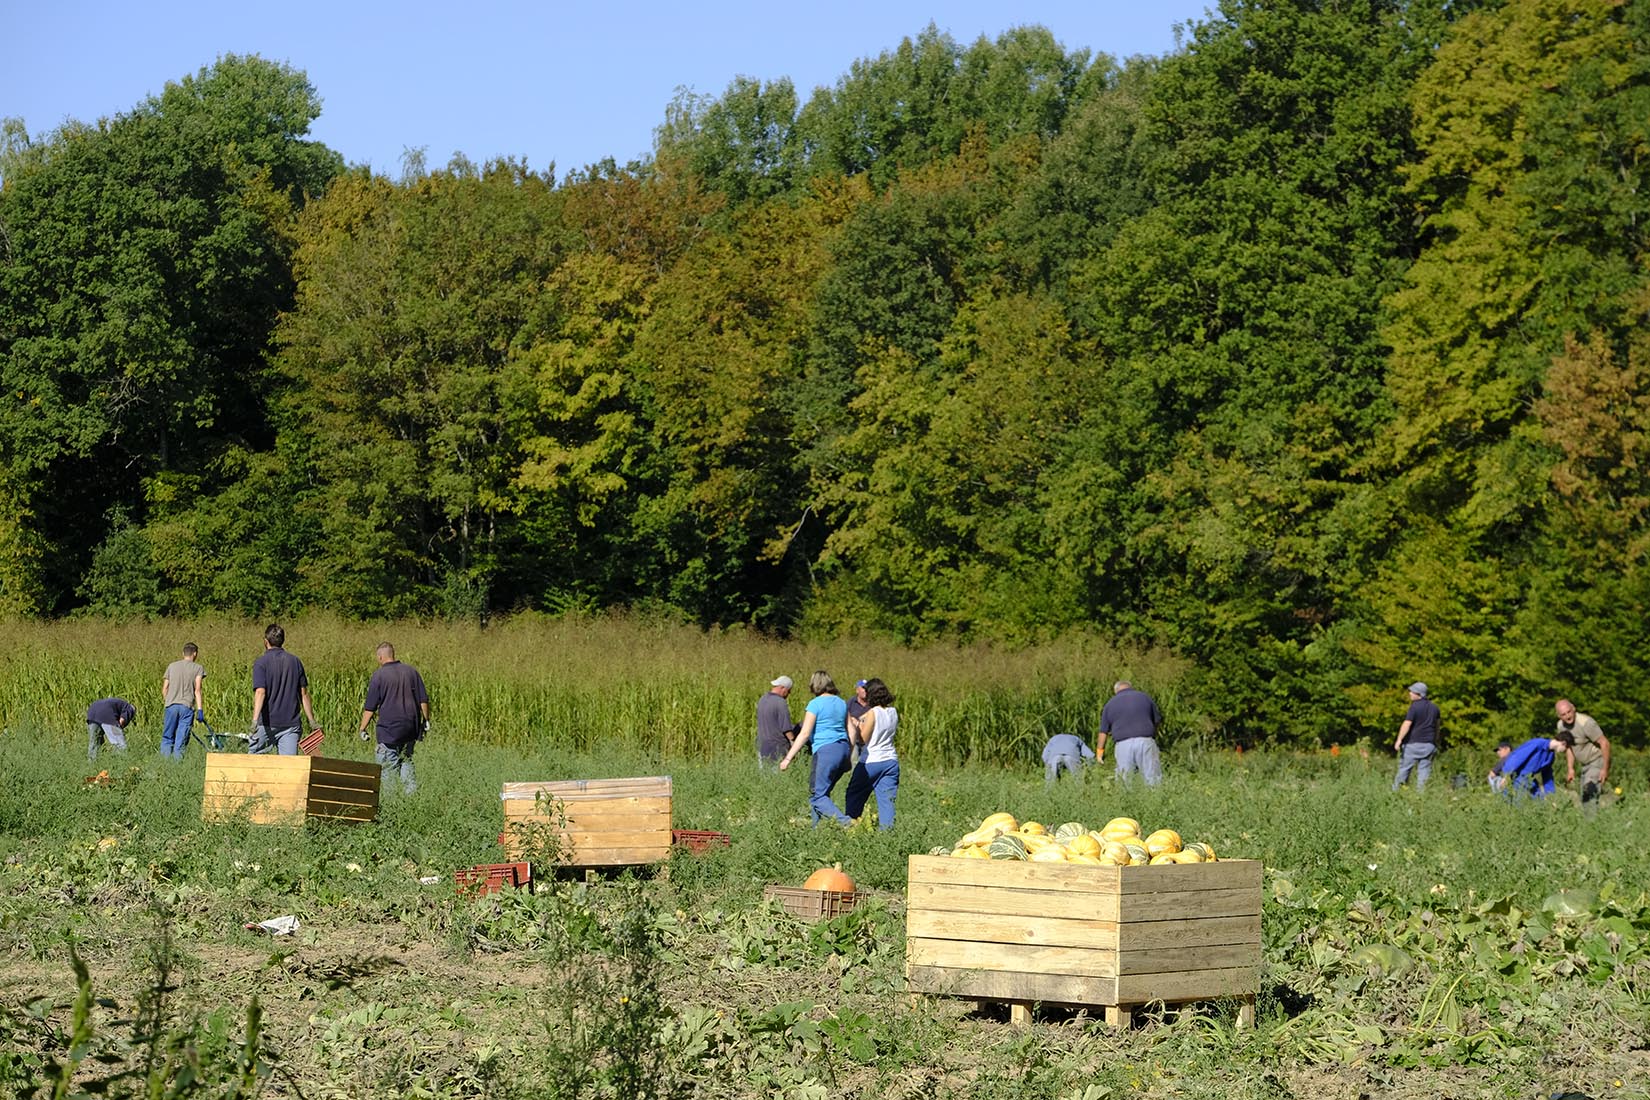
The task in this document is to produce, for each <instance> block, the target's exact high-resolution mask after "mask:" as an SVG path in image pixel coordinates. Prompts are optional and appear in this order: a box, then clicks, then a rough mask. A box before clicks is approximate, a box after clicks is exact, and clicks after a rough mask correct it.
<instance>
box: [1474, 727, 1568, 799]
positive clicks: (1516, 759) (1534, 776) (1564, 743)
mask: <svg viewBox="0 0 1650 1100" xmlns="http://www.w3.org/2000/svg"><path fill="white" fill-rule="evenodd" d="M1573 745H1574V739H1573V737H1572V736H1571V735H1570V734H1569V733H1568V732H1564V731H1560V732H1559V733H1558V734H1557V735H1556V736H1553V737H1532V738H1530V739H1529V740H1528V741H1526V742H1524V743H1523V744H1522V745H1519V746H1518V747H1516V748H1514V747H1513V744H1512V742H1510V741H1503V742H1501V744H1499V745H1497V746H1496V747H1495V755H1496V757H1497V760H1496V763H1495V767H1493V768H1491V769H1490V789H1491V790H1493V791H1496V792H1498V793H1500V794H1504V795H1506V796H1507V797H1508V798H1511V797H1512V796H1514V795H1520V794H1521V795H1528V796H1529V797H1530V798H1545V797H1547V796H1548V795H1550V794H1552V793H1553V791H1554V790H1555V789H1556V788H1555V786H1554V784H1553V766H1554V764H1555V763H1556V762H1557V759H1558V755H1559V754H1560V753H1563V754H1564V755H1565V757H1566V758H1568V757H1569V754H1570V753H1571V752H1572V751H1573V750H1572V746H1573Z"/></svg>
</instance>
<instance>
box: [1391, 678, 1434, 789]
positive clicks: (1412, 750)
mask: <svg viewBox="0 0 1650 1100" xmlns="http://www.w3.org/2000/svg"><path fill="white" fill-rule="evenodd" d="M1392 749H1393V751H1394V752H1396V753H1397V754H1398V777H1397V778H1396V779H1394V780H1393V781H1392V789H1393V790H1397V789H1398V788H1399V787H1402V786H1403V785H1404V780H1406V779H1408V778H1409V775H1410V773H1411V772H1414V773H1415V789H1416V790H1421V789H1422V788H1423V787H1425V786H1426V785H1427V779H1428V778H1429V777H1430V776H1431V775H1432V760H1433V758H1434V757H1435V756H1437V755H1438V704H1437V703H1434V702H1433V701H1432V700H1431V699H1428V698H1427V685H1426V684H1424V683H1422V682H1421V681H1419V680H1417V681H1415V683H1413V684H1411V685H1409V710H1408V711H1407V712H1405V714H1404V723H1403V725H1401V726H1399V727H1398V739H1397V740H1396V741H1394V742H1392Z"/></svg>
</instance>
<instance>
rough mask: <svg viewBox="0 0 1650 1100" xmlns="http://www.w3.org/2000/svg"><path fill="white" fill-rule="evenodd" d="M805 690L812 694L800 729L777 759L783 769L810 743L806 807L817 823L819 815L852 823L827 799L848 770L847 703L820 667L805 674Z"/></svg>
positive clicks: (841, 822)
mask: <svg viewBox="0 0 1650 1100" xmlns="http://www.w3.org/2000/svg"><path fill="white" fill-rule="evenodd" d="M808 690H809V691H811V692H813V693H814V697H813V699H812V700H810V701H809V703H808V712H807V713H806V714H805V715H804V716H803V718H802V732H801V733H798V734H797V735H796V740H795V741H792V742H791V748H790V751H789V752H787V753H786V754H785V759H783V760H781V761H780V762H779V770H780V771H784V770H786V769H787V768H789V767H790V766H791V761H792V760H795V759H796V754H797V753H799V752H801V751H802V746H804V745H806V744H808V743H809V742H810V741H811V742H812V743H813V749H814V767H813V774H812V775H811V776H809V779H808V795H809V797H808V809H809V811H810V813H811V814H812V817H813V823H814V824H815V825H816V826H817V825H818V824H819V819H820V818H822V817H827V818H830V819H831V820H832V821H835V822H838V823H840V824H843V825H852V824H853V821H852V820H851V819H850V818H849V817H848V815H847V814H845V813H843V812H842V811H841V810H839V809H837V805H836V803H835V802H832V801H831V789H832V788H833V787H835V786H836V782H837V780H839V779H841V778H842V777H843V776H844V775H846V774H847V772H848V751H849V747H848V704H847V703H845V702H843V700H842V696H841V695H838V694H837V690H836V681H835V680H833V679H831V674H830V673H829V672H826V671H825V670H824V669H820V670H819V671H818V672H816V673H814V674H813V675H812V676H810V677H808Z"/></svg>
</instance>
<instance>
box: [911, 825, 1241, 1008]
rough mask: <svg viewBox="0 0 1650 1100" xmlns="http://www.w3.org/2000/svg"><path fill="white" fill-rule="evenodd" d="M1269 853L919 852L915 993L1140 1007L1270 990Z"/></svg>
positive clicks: (914, 898)
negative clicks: (991, 855) (1101, 862)
mask: <svg viewBox="0 0 1650 1100" xmlns="http://www.w3.org/2000/svg"><path fill="white" fill-rule="evenodd" d="M1260 913H1261V865H1260V863H1259V862H1258V861H1255V860H1246V859H1240V860H1224V861H1221V862H1219V863H1196V864H1174V865H1168V866H1159V867H1092V866H1086V865H1078V864H1069V863H1026V862H1021V861H1017V860H985V859H957V858H955V857H951V856H912V857H911V858H910V864H909V880H908V886H907V901H906V914H905V932H906V956H905V973H906V981H907V984H908V986H909V988H910V989H911V991H912V992H914V993H936V994H948V995H951V996H957V997H972V998H976V999H979V1000H988V1001H1007V1002H1009V1003H1010V1004H1012V1005H1014V1006H1015V1007H1016V1011H1015V1018H1016V1019H1017V1020H1023V1019H1026V1018H1028V1015H1027V1011H1026V1009H1027V1006H1030V1005H1032V1004H1037V1003H1043V1004H1058V1005H1073V1006H1103V1007H1104V1008H1105V1009H1106V1018H1107V1019H1108V1020H1109V1021H1111V1022H1112V1023H1127V1022H1128V1020H1129V1018H1130V1015H1131V1013H1132V1012H1133V1010H1134V1009H1136V1008H1138V1007H1140V1006H1142V1005H1145V1004H1148V1003H1151V1002H1155V1001H1162V1002H1165V1003H1169V1004H1175V1003H1183V1002H1187V1001H1197V1000H1206V999H1209V998H1214V997H1233V998H1238V999H1239V1000H1241V1001H1243V1002H1245V1003H1244V1005H1243V1007H1242V1009H1241V1010H1240V1020H1241V1021H1242V1022H1249V1021H1250V1020H1252V1017H1253V1002H1254V996H1255V994H1256V993H1257V992H1259V990H1260Z"/></svg>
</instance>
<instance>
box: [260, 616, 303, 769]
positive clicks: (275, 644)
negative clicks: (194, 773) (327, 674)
mask: <svg viewBox="0 0 1650 1100" xmlns="http://www.w3.org/2000/svg"><path fill="white" fill-rule="evenodd" d="M285 645H286V631H284V630H282V629H281V628H280V627H279V626H278V625H277V624H275V623H270V624H269V626H268V627H266V628H265V629H264V652H263V655H262V656H261V657H259V658H258V659H257V660H256V661H254V662H252V741H251V743H250V744H249V745H247V747H246V751H247V752H257V753H269V752H274V753H278V754H280V755H281V756H297V755H298V731H299V728H300V727H299V725H298V711H299V708H300V707H301V708H302V709H303V713H304V717H306V718H308V719H309V725H310V732H311V733H320V732H321V726H320V723H318V722H316V721H315V704H314V703H313V702H311V701H310V698H309V677H308V676H307V675H305V673H304V663H303V662H302V661H300V660H298V658H296V657H294V656H293V655H292V654H290V653H288V652H287V651H286V650H285V649H284V648H283V647H284V646H285Z"/></svg>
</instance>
